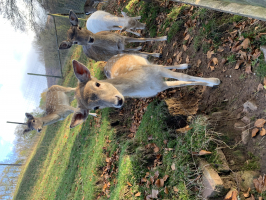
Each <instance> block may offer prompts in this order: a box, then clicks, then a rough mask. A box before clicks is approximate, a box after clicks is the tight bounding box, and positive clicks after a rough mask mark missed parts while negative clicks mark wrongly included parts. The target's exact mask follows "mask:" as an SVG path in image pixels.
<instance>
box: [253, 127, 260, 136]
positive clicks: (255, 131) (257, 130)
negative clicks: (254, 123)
mask: <svg viewBox="0 0 266 200" xmlns="http://www.w3.org/2000/svg"><path fill="white" fill-rule="evenodd" d="M258 132H259V129H258V128H254V129H253V130H252V137H255V136H256V135H257V133H258Z"/></svg>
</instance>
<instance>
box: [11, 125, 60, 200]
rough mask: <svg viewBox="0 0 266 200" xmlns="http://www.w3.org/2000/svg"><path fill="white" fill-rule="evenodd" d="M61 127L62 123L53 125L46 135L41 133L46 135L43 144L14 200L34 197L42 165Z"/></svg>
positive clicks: (33, 158) (26, 172) (30, 164)
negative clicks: (33, 190) (34, 189)
mask: <svg viewBox="0 0 266 200" xmlns="http://www.w3.org/2000/svg"><path fill="white" fill-rule="evenodd" d="M61 125H62V122H58V123H56V124H52V125H50V126H48V127H47V128H46V131H45V133H41V134H45V135H44V137H43V139H42V141H41V143H40V144H39V145H38V147H37V150H36V153H35V155H34V156H33V157H32V159H31V161H30V162H29V164H28V167H27V169H26V170H25V172H24V175H23V178H22V180H21V183H20V185H19V189H18V191H17V194H16V196H14V199H18V200H21V199H29V198H30V197H32V196H31V195H32V194H31V192H32V189H33V187H34V186H35V184H36V181H37V179H38V177H39V175H38V173H39V170H40V169H41V168H42V164H43V163H44V161H45V160H46V158H47V154H48V152H49V148H50V145H51V143H52V141H53V140H54V138H55V137H56V134H55V133H56V132H57V131H58V130H59V128H60V126H61Z"/></svg>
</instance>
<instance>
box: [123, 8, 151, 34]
mask: <svg viewBox="0 0 266 200" xmlns="http://www.w3.org/2000/svg"><path fill="white" fill-rule="evenodd" d="M122 15H123V16H124V17H125V18H126V19H127V25H126V26H124V27H122V30H121V31H125V30H126V29H133V30H136V29H145V26H146V24H144V23H141V22H139V21H138V19H140V18H139V17H129V16H127V14H126V13H125V12H122Z"/></svg>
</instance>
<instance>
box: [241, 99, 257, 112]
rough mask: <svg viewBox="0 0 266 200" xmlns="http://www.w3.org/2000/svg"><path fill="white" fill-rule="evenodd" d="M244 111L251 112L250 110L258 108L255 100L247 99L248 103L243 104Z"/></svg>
mask: <svg viewBox="0 0 266 200" xmlns="http://www.w3.org/2000/svg"><path fill="white" fill-rule="evenodd" d="M243 107H244V109H243V112H249V110H251V111H255V110H257V108H258V107H257V105H256V103H255V102H254V101H247V102H246V103H244V104H243Z"/></svg>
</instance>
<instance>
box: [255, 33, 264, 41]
mask: <svg viewBox="0 0 266 200" xmlns="http://www.w3.org/2000/svg"><path fill="white" fill-rule="evenodd" d="M262 35H266V33H259V35H257V36H256V40H259V39H260V36H262Z"/></svg>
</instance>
